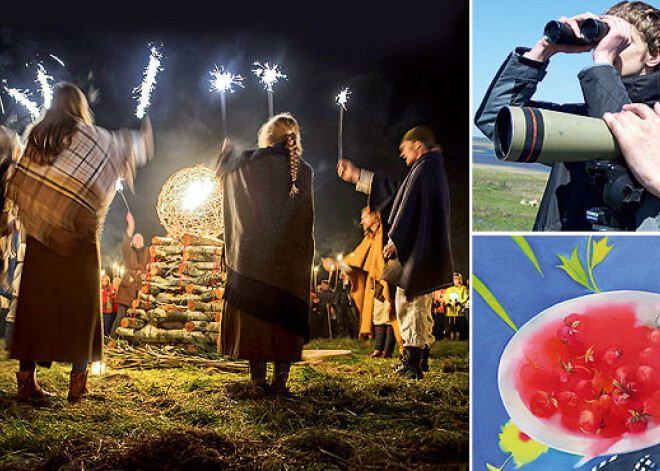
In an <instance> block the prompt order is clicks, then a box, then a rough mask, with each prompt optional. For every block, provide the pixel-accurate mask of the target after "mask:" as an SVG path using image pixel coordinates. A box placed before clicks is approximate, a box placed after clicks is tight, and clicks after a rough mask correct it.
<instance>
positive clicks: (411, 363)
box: [396, 347, 424, 379]
mask: <svg viewBox="0 0 660 471" xmlns="http://www.w3.org/2000/svg"><path fill="white" fill-rule="evenodd" d="M406 351H407V352H408V355H407V362H406V364H405V366H404V367H403V368H401V369H399V370H397V372H396V374H398V375H401V376H406V377H408V378H412V379H422V378H423V377H424V374H423V373H422V349H421V348H418V347H406Z"/></svg>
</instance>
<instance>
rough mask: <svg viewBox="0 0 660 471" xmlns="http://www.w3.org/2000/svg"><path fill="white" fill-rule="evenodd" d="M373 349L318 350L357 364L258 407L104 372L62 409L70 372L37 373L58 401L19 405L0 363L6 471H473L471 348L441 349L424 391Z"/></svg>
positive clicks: (294, 376) (316, 367)
mask: <svg viewBox="0 0 660 471" xmlns="http://www.w3.org/2000/svg"><path fill="white" fill-rule="evenodd" d="M370 347H371V344H370V343H369V342H366V341H361V340H353V339H334V340H318V341H314V342H312V343H311V344H310V345H308V346H306V348H313V349H350V350H352V351H353V352H354V354H353V357H351V358H340V359H335V360H328V361H325V362H323V363H319V364H311V365H309V364H308V365H298V366H294V367H293V369H292V372H291V380H290V386H291V390H292V393H293V394H292V396H290V397H286V396H265V397H261V398H257V397H254V396H253V395H252V394H250V393H249V391H248V390H247V389H246V388H244V387H243V384H242V383H243V382H244V381H245V380H246V379H247V375H245V374H236V373H225V372H219V371H217V370H216V369H210V368H205V367H195V366H184V367H181V368H163V369H152V370H134V369H121V370H106V372H105V374H104V375H103V376H92V377H90V382H89V383H90V389H91V392H92V393H93V397H92V398H90V399H88V400H85V401H82V402H80V403H78V404H75V405H70V404H68V403H67V401H66V392H67V388H68V371H69V366H68V365H63V364H56V365H54V366H53V367H52V368H51V369H40V370H39V373H38V377H39V381H40V383H41V384H42V386H43V387H44V388H45V389H47V390H49V391H52V392H56V393H57V394H58V396H57V398H54V399H49V400H47V401H44V402H42V403H38V404H33V405H28V404H23V403H19V402H16V401H15V399H14V395H15V394H16V385H15V377H14V372H15V371H16V369H17V362H15V361H12V360H8V359H6V354H5V353H3V354H2V357H1V359H0V469H3V470H5V469H43V470H50V469H53V470H54V469H83V468H84V469H87V470H90V469H99V470H110V469H142V470H161V469H170V470H176V469H190V470H192V469H201V470H205V469H209V470H210V469H264V470H269V469H303V468H304V469H319V470H321V469H323V470H325V469H446V470H467V462H468V394H469V387H468V364H469V363H468V344H467V342H449V341H446V340H445V341H442V342H436V344H435V345H434V347H433V350H432V359H431V371H430V372H429V373H428V374H427V375H426V377H425V378H424V379H423V380H420V381H414V380H406V379H402V378H399V377H397V376H395V375H394V374H393V373H392V368H391V367H392V366H393V365H394V364H396V360H382V359H379V360H369V359H367V358H366V355H367V354H368V353H369V352H370V351H371V348H370Z"/></svg>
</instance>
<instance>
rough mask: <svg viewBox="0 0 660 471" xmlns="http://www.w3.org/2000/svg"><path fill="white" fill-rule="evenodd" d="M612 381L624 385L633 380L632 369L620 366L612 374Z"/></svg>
mask: <svg viewBox="0 0 660 471" xmlns="http://www.w3.org/2000/svg"><path fill="white" fill-rule="evenodd" d="M614 379H615V380H616V381H618V382H619V383H621V384H626V383H629V382H630V381H632V379H633V369H632V368H631V367H629V366H628V365H623V366H620V367H618V368H617V369H616V371H615V372H614Z"/></svg>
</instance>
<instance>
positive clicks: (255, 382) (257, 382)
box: [248, 360, 268, 394]
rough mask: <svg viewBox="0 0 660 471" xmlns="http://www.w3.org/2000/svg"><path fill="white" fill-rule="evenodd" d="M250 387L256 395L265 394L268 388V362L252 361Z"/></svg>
mask: <svg viewBox="0 0 660 471" xmlns="http://www.w3.org/2000/svg"><path fill="white" fill-rule="evenodd" d="M248 387H249V388H251V389H252V390H253V391H252V392H254V393H255V394H264V393H265V392H266V388H267V387H268V382H267V381H266V362H265V361H252V360H251V361H250V382H249V383H248Z"/></svg>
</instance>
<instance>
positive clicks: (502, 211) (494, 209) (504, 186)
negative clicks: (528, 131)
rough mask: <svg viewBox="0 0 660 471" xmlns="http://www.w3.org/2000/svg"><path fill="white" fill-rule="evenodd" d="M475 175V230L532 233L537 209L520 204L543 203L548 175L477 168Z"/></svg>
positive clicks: (473, 201) (507, 169)
mask: <svg viewBox="0 0 660 471" xmlns="http://www.w3.org/2000/svg"><path fill="white" fill-rule="evenodd" d="M472 175H473V178H472V222H473V226H472V228H473V230H475V231H531V230H532V227H533V226H534V220H535V219H536V212H537V210H538V207H534V206H524V205H522V204H521V201H522V200H525V201H531V200H537V201H538V202H540V201H541V196H542V195H543V190H544V189H545V185H546V182H547V180H548V176H549V174H548V173H543V172H535V171H521V170H518V169H514V168H511V167H495V166H474V167H473V169H472Z"/></svg>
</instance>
